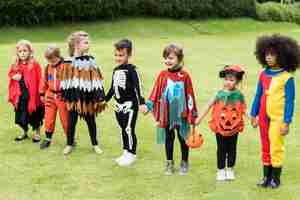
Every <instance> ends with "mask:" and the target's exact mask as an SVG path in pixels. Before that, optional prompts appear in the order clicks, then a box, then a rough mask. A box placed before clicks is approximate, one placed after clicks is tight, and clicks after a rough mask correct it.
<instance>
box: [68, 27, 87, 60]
mask: <svg viewBox="0 0 300 200" xmlns="http://www.w3.org/2000/svg"><path fill="white" fill-rule="evenodd" d="M88 37H89V34H88V33H87V32H85V31H76V32H74V33H72V34H71V35H69V37H68V48H69V55H70V56H74V53H75V48H76V45H77V44H78V43H79V42H80V41H81V40H82V39H84V38H88Z"/></svg>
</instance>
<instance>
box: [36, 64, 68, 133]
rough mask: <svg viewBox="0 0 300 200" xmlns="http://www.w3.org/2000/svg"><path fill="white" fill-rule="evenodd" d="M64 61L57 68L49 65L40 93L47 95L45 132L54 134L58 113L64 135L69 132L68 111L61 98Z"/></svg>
mask: <svg viewBox="0 0 300 200" xmlns="http://www.w3.org/2000/svg"><path fill="white" fill-rule="evenodd" d="M63 64H64V61H63V60H61V61H60V62H59V63H58V64H56V65H55V66H52V65H50V64H48V65H47V67H46V69H45V73H44V77H43V83H42V85H41V89H40V93H41V95H45V131H46V134H47V133H48V134H53V132H54V129H55V121H56V113H57V111H58V113H59V117H60V121H61V124H62V127H63V129H64V133H65V134H66V133H67V130H68V110H67V107H66V104H65V102H64V101H63V99H62V97H61V90H60V80H59V79H60V78H59V77H60V73H61V69H62V67H61V66H62V65H63Z"/></svg>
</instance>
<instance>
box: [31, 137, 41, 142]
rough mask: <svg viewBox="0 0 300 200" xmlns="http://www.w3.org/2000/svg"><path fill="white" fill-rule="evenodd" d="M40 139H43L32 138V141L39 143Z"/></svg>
mask: <svg viewBox="0 0 300 200" xmlns="http://www.w3.org/2000/svg"><path fill="white" fill-rule="evenodd" d="M40 141H41V139H37V138H32V142H33V143H39V142H40Z"/></svg>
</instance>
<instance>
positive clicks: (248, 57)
mask: <svg viewBox="0 0 300 200" xmlns="http://www.w3.org/2000/svg"><path fill="white" fill-rule="evenodd" d="M78 29H83V30H85V31H87V32H89V33H90V35H91V38H92V48H91V53H92V54H93V55H95V57H96V59H97V61H98V64H99V65H100V66H101V68H102V70H103V73H104V76H105V85H106V88H108V86H109V84H110V81H111V73H112V70H113V67H114V63H113V46H112V45H113V43H114V42H115V41H117V40H118V39H120V38H123V37H128V38H130V39H132V40H133V41H134V46H135V52H134V56H133V59H132V62H133V63H134V64H136V65H137V66H138V67H139V71H140V73H141V75H142V79H143V83H144V93H145V96H146V97H147V96H148V95H149V92H150V90H151V89H152V86H153V82H154V79H155V77H156V75H157V73H158V72H159V71H160V70H161V69H163V67H164V66H163V65H162V57H161V52H162V49H163V47H164V46H165V45H166V44H168V43H170V42H176V43H179V44H182V45H183V46H184V51H185V64H186V68H187V70H188V71H190V72H191V75H192V78H193V83H194V87H195V90H196V95H197V103H198V108H199V109H200V110H201V108H202V107H203V106H204V105H205V104H206V101H207V100H208V99H209V98H210V97H211V96H212V95H213V94H214V93H215V92H216V91H217V90H218V89H219V88H220V86H221V84H222V82H221V81H220V80H219V79H218V78H217V74H218V71H219V70H220V69H221V67H222V65H223V64H224V63H239V64H243V65H244V66H245V69H246V72H247V78H246V80H245V83H244V87H243V88H244V89H243V91H244V93H245V94H246V97H247V100H248V102H249V107H250V102H251V100H252V98H253V95H254V93H255V88H256V81H257V76H258V72H259V70H260V67H259V65H258V63H257V61H256V59H255V56H254V55H253V51H254V46H255V40H256V37H257V36H259V35H262V34H264V33H274V32H280V33H284V34H287V35H290V36H293V37H295V38H297V39H298V40H299V41H300V27H299V26H297V25H293V24H287V23H262V22H257V21H253V20H250V19H237V20H209V21H174V20H163V19H124V20H121V21H114V22H99V23H89V24H69V25H64V24H59V25H58V26H50V27H38V28H36V27H35V28H26V29H25V28H10V27H5V28H2V29H0V66H1V68H0V95H1V98H0V109H1V120H0V200H50V199H51V200H96V199H124V200H133V199H154V200H158V199H163V200H166V199H170V200H175V199H178V200H179V199H184V200H189V199H197V200H198V199H201V200H202V199H203V200H204V199H205V200H208V199H209V200H224V199H231V200H247V199H257V200H260V199H261V200H282V199H284V200H297V199H300V197H299V196H300V148H299V147H300V144H299V141H300V135H299V132H300V127H299V126H297V125H296V124H299V123H300V121H299V117H300V106H297V103H296V110H295V118H294V123H293V126H292V127H291V131H290V134H289V135H288V136H287V138H286V141H285V142H286V154H285V155H286V158H285V164H284V169H283V174H282V187H281V188H280V189H278V190H269V189H267V190H264V189H259V188H257V187H256V185H255V184H256V182H257V181H258V179H260V178H261V162H260V143H259V133H258V130H254V129H252V128H250V126H249V125H247V127H246V130H245V132H244V133H243V134H241V135H240V138H239V142H238V143H239V144H238V158H237V164H236V174H237V179H236V180H235V181H233V182H225V183H217V182H216V181H215V173H216V142H215V137H214V135H213V134H212V133H211V132H210V130H209V129H208V125H207V123H206V122H207V121H205V122H204V123H203V124H202V125H201V126H200V130H201V132H202V133H203V134H204V137H205V144H204V145H203V147H202V148H201V149H197V150H192V151H191V153H190V164H191V169H190V172H189V174H188V175H187V176H185V177H182V176H179V175H178V174H175V175H174V176H171V177H166V176H164V161H165V153H164V148H163V146H159V145H157V144H156V143H155V141H156V140H155V125H154V121H153V119H152V116H151V115H148V116H146V117H144V116H142V115H140V117H139V120H138V124H137V131H136V132H137V135H138V139H139V145H138V161H137V163H136V164H135V165H134V166H132V167H130V168H120V167H118V166H117V165H116V164H115V162H114V161H113V160H114V158H116V157H118V156H119V154H120V153H121V149H120V135H119V129H118V127H117V124H116V121H115V118H114V114H113V110H112V105H113V102H111V103H110V105H111V106H110V108H109V109H108V110H107V111H106V112H104V113H103V114H100V115H99V116H98V118H97V125H98V134H99V140H100V141H101V145H102V148H103V150H104V153H103V154H102V155H96V154H95V153H93V151H92V149H91V145H90V141H89V137H88V132H87V127H86V126H85V123H84V122H83V121H80V122H79V124H78V126H77V136H76V137H77V142H78V147H77V148H76V150H75V151H74V152H73V153H72V154H71V155H70V156H69V157H68V158H67V159H65V158H64V156H63V154H62V150H63V147H64V145H65V138H64V136H63V131H62V128H61V125H60V123H59V122H58V123H57V127H58V128H57V131H56V133H55V135H54V143H53V145H52V146H51V148H49V150H45V151H41V150H40V149H39V146H38V145H36V144H33V143H32V142H31V141H30V140H28V141H26V142H24V143H20V144H16V143H15V142H14V141H13V139H14V137H15V136H16V135H17V134H18V132H20V129H19V128H18V127H17V126H16V125H15V124H14V112H13V108H12V107H11V105H9V104H8V102H7V70H8V66H9V64H10V63H11V62H12V61H13V60H14V51H15V49H14V48H15V43H16V41H17V40H19V39H22V38H25V39H28V40H31V41H32V42H33V44H34V47H35V49H36V53H35V54H36V57H37V59H38V60H39V61H40V62H41V63H42V64H45V60H44V59H43V57H42V54H43V50H44V49H45V48H46V46H47V44H48V43H51V42H55V43H58V44H59V45H60V46H61V47H62V48H63V49H64V50H63V51H64V52H66V42H65V41H66V37H67V36H68V34H69V33H70V32H72V31H74V30H78ZM296 76H299V73H297V74H296ZM297 86H298V91H299V88H300V83H299V82H297ZM297 100H298V101H299V100H300V94H299V93H298V94H297ZM175 148H176V151H175V159H176V160H175V162H176V167H177V168H178V164H179V161H180V156H179V155H180V154H179V145H178V141H176V146H175Z"/></svg>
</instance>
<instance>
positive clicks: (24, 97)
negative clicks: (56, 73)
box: [8, 40, 44, 142]
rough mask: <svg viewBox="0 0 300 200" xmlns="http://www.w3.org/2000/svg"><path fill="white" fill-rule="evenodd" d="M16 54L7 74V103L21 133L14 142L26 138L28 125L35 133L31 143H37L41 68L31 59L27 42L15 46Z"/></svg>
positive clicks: (41, 106)
mask: <svg viewBox="0 0 300 200" xmlns="http://www.w3.org/2000/svg"><path fill="white" fill-rule="evenodd" d="M16 54H17V59H16V62H15V63H14V64H12V65H11V67H10V69H9V72H8V78H9V86H8V93H9V97H8V101H9V102H10V103H11V104H12V105H13V106H14V109H15V123H16V124H18V125H19V126H20V127H21V128H22V130H23V132H22V133H21V134H20V135H19V136H17V137H16V138H15V141H22V140H24V139H27V138H28V135H27V133H28V129H29V127H28V126H29V125H30V126H31V127H32V129H33V130H35V131H36V132H35V134H34V136H33V138H32V141H33V142H39V141H40V126H41V125H42V122H43V116H44V113H43V104H42V102H41V99H40V95H39V85H40V80H41V67H40V64H39V63H38V62H36V60H35V59H34V57H33V48H32V45H31V43H30V42H29V41H27V40H21V41H19V42H18V43H17V45H16Z"/></svg>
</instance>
